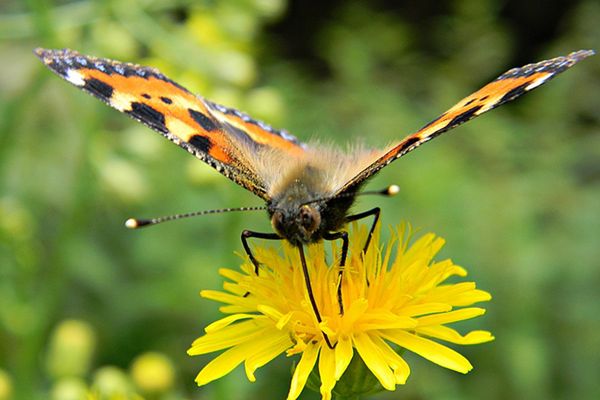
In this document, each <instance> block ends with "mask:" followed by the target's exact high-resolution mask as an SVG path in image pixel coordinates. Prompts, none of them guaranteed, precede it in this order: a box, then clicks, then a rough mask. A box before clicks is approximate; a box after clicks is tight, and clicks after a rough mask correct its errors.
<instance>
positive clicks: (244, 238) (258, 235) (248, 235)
mask: <svg viewBox="0 0 600 400" xmlns="http://www.w3.org/2000/svg"><path fill="white" fill-rule="evenodd" d="M250 238H257V239H267V240H281V237H280V236H279V235H278V234H276V233H262V232H254V231H249V230H244V231H243V232H242V245H243V246H244V250H245V251H246V254H248V257H250V261H251V262H252V265H254V273H255V274H256V275H258V267H259V266H260V263H259V262H258V260H257V259H256V257H254V254H252V250H250V245H249V244H248V239H250Z"/></svg>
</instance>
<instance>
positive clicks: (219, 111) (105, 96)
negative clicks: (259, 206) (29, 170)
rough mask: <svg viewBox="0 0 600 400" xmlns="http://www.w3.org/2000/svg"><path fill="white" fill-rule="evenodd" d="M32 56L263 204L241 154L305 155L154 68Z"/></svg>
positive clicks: (283, 136) (63, 54) (73, 55)
mask: <svg viewBox="0 0 600 400" xmlns="http://www.w3.org/2000/svg"><path fill="white" fill-rule="evenodd" d="M35 54H36V55H37V56H38V57H39V58H40V59H41V60H42V62H43V63H44V64H45V65H46V66H47V67H48V68H50V69H51V70H52V71H53V72H55V73H56V74H58V75H59V76H60V77H62V78H63V79H65V80H67V81H68V82H70V83H72V84H73V85H75V86H77V87H79V88H80V89H83V90H84V91H86V92H88V93H90V94H91V95H93V96H94V97H97V98H98V99H100V100H102V101H103V102H105V103H106V104H108V105H109V106H111V107H113V108H115V109H117V110H119V111H121V112H123V113H125V114H128V115H129V116H131V117H132V118H134V119H136V120H137V121H140V122H142V123H143V124H145V125H147V126H149V127H150V128H152V129H153V130H155V131H157V132H158V133H160V134H161V135H163V136H164V137H166V138H167V139H169V140H170V141H172V142H174V143H175V144H177V145H178V146H180V147H182V148H184V149H185V150H187V151H188V152H190V153H192V154H193V155H195V156H196V157H197V158H199V159H201V160H202V161H204V162H206V163H207V164H208V165H210V166H211V167H213V168H215V169H216V170H217V171H219V172H220V173H221V174H223V175H225V176H226V177H227V178H229V179H231V180H233V181H234V182H236V183H237V184H239V185H241V186H243V187H244V188H246V189H248V190H250V191H252V192H253V193H255V194H256V195H258V196H260V197H262V198H263V199H265V200H268V198H269V197H268V194H267V187H266V183H265V182H264V181H263V179H262V178H261V176H260V174H258V173H257V172H256V171H255V170H254V168H253V166H252V164H251V163H250V162H248V158H247V157H246V156H245V152H247V151H252V149H255V148H257V147H261V146H268V147H269V148H277V149H279V150H281V151H282V152H283V153H284V154H289V156H290V157H292V156H298V155H300V154H301V153H303V152H304V147H305V146H304V145H303V144H302V143H300V142H299V141H298V140H297V139H296V138H295V137H294V136H292V135H290V134H289V133H287V132H286V131H280V130H276V129H274V128H272V127H270V126H269V125H267V124H265V123H263V122H260V121H256V120H254V119H252V118H250V117H249V116H247V115H246V114H244V113H241V112H239V111H237V110H234V109H231V108H227V107H224V106H221V105H219V104H215V103H213V102H211V101H209V100H206V99H204V98H203V97H200V96H196V95H194V94H192V93H191V92H189V91H188V90H187V89H185V88H184V87H182V86H181V85H179V84H177V83H176V82H174V81H172V80H170V79H169V78H167V77H166V76H164V75H163V74H161V73H160V72H159V71H158V70H156V69H154V68H149V67H143V66H139V65H135V64H129V63H121V62H117V61H112V60H108V59H102V58H94V57H88V56H84V55H81V54H79V53H77V52H75V51H72V50H66V49H65V50H46V49H36V50H35Z"/></svg>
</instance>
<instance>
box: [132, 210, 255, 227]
mask: <svg viewBox="0 0 600 400" xmlns="http://www.w3.org/2000/svg"><path fill="white" fill-rule="evenodd" d="M266 209H267V207H265V206H256V207H237V208H220V209H217V210H204V211H194V212H189V213H183V214H174V215H167V216H164V217H158V218H150V219H137V218H129V219H128V220H127V221H125V226H126V227H127V228H129V229H137V228H142V227H145V226H150V225H156V224H160V223H163V222H167V221H175V220H177V219H183V218H191V217H198V216H201V215H208V214H221V213H226V212H232V211H263V210H266Z"/></svg>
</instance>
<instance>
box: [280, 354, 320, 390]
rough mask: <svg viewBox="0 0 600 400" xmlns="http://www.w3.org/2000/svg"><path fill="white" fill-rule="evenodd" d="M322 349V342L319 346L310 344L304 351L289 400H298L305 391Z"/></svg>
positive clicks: (291, 386)
mask: <svg viewBox="0 0 600 400" xmlns="http://www.w3.org/2000/svg"><path fill="white" fill-rule="evenodd" d="M320 347H321V343H320V342H319V343H317V344H312V343H309V344H308V345H307V346H306V348H305V349H304V352H303V353H302V357H301V358H300V362H299V363H298V365H296V370H295V371H294V375H293V376H292V383H291V384H290V391H289V393H288V397H287V400H296V399H297V398H298V396H300V393H302V389H304V385H306V380H307V379H308V375H310V372H311V371H312V369H313V368H314V366H315V362H316V361H317V357H318V355H319V349H320Z"/></svg>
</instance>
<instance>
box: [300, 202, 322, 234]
mask: <svg viewBox="0 0 600 400" xmlns="http://www.w3.org/2000/svg"><path fill="white" fill-rule="evenodd" d="M300 223H301V225H302V227H303V228H304V229H305V230H306V231H307V232H314V231H316V230H317V228H318V227H319V225H321V214H320V213H319V212H318V211H317V210H316V209H315V208H313V207H311V206H308V205H304V206H302V208H300Z"/></svg>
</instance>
